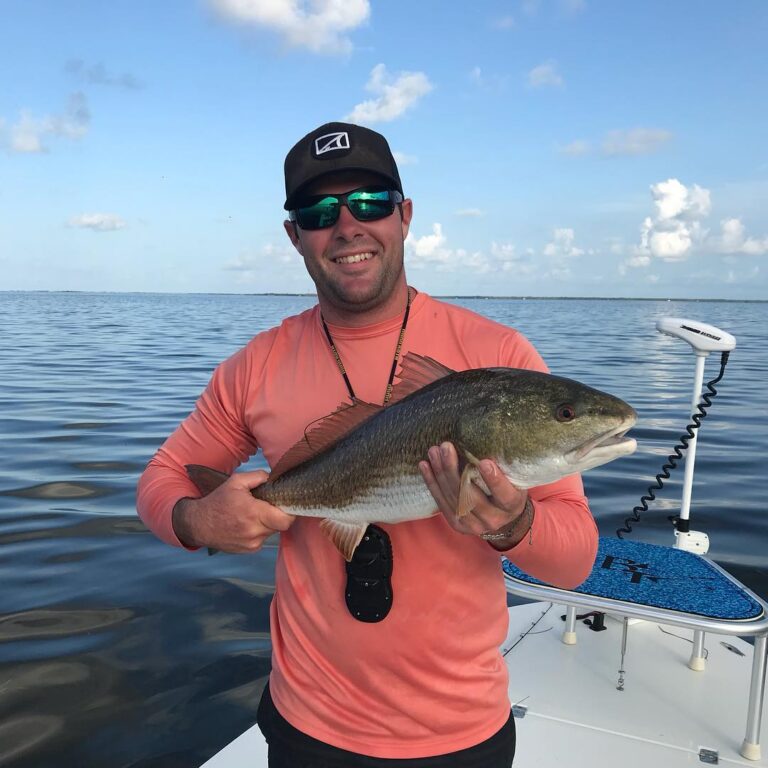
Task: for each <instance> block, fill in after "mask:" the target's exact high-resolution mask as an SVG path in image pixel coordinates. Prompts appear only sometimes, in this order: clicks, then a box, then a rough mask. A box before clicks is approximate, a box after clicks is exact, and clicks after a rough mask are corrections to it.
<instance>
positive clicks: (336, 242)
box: [285, 172, 412, 314]
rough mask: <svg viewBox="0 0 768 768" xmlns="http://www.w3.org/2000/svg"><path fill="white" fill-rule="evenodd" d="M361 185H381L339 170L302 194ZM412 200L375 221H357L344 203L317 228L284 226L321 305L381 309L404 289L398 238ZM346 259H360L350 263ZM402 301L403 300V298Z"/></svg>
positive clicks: (372, 178) (369, 177) (403, 230)
mask: <svg viewBox="0 0 768 768" xmlns="http://www.w3.org/2000/svg"><path fill="white" fill-rule="evenodd" d="M366 185H381V180H380V179H379V178H378V177H376V176H374V175H371V174H365V173H351V172H348V173H344V174H338V175H334V176H329V177H327V178H324V179H320V180H318V181H317V182H316V183H315V184H313V185H312V186H310V187H309V188H308V190H307V195H320V194H338V193H342V192H349V191H351V190H353V189H358V188H359V187H363V186H366ZM411 213H412V203H411V201H410V200H407V199H406V200H405V201H403V203H402V217H401V215H400V211H399V209H398V207H397V206H396V207H395V210H394V212H393V213H392V215H391V216H387V217H386V218H383V219H379V220H378V221H358V220H357V219H356V218H355V217H354V216H353V215H352V213H351V212H350V210H349V208H347V207H346V206H342V207H341V213H340V215H339V219H338V221H337V222H336V223H335V224H334V225H333V226H331V227H327V228H326V229H317V230H304V229H301V228H297V229H294V226H293V223H291V222H288V221H286V222H285V228H286V231H287V232H288V236H289V237H290V238H291V241H292V242H293V244H294V246H295V247H296V249H297V250H298V252H299V253H300V254H301V255H302V256H303V257H304V263H305V265H306V267H307V271H308V272H309V275H310V277H311V278H312V280H313V281H314V283H315V286H316V287H317V293H318V296H319V297H320V298H321V300H323V302H324V303H326V304H328V305H330V306H331V307H333V308H334V309H336V310H338V311H340V312H342V313H355V314H357V313H363V312H369V311H371V310H382V311H384V310H386V309H387V305H388V303H393V304H394V303H395V302H396V301H397V303H398V307H397V308H396V309H395V311H397V309H400V307H399V299H398V300H396V296H397V293H398V291H399V290H400V291H404V290H405V274H404V271H403V242H404V240H405V237H406V235H407V234H408V226H409V224H410V221H411ZM349 257H362V258H360V259H359V260H352V261H350V259H349ZM403 302H404V299H403Z"/></svg>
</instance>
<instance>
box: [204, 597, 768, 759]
mask: <svg viewBox="0 0 768 768" xmlns="http://www.w3.org/2000/svg"><path fill="white" fill-rule="evenodd" d="M563 614H565V608H564V607H563V606H559V605H553V604H551V603H529V604H525V605H519V606H515V607H514V608H510V610H509V616H510V626H509V634H508V636H507V641H506V642H505V644H504V646H503V648H502V650H503V651H505V652H507V653H506V656H505V659H506V662H507V666H508V667H509V671H510V685H509V695H510V701H511V702H512V704H515V705H518V704H519V705H523V706H524V707H526V708H527V710H526V712H525V715H524V716H523V717H522V718H521V717H518V719H517V720H516V723H517V733H518V744H517V756H516V758H515V768H526V767H530V768H555V767H556V766H557V767H558V768H559V767H560V766H563V765H568V766H569V768H582V767H583V768H587V767H589V768H595V767H596V766H597V767H598V768H600V767H601V766H606V767H608V766H611V767H612V766H621V767H622V768H635V767H637V768H640V766H642V767H643V768H647V766H653V768H678V766H680V767H682V766H695V765H703V764H705V763H703V762H702V761H701V760H700V757H699V752H700V750H701V749H702V748H704V749H707V750H712V751H715V752H717V755H718V760H719V763H718V764H720V765H740V766H768V760H766V759H765V757H763V759H761V760H757V761H753V760H747V759H745V758H744V757H742V756H741V755H740V754H739V748H740V747H741V743H742V740H743V738H744V724H745V720H746V716H747V700H748V695H749V686H750V676H751V671H752V650H753V647H752V646H751V645H750V644H749V643H746V642H745V641H743V640H741V639H739V638H737V637H728V636H722V635H707V636H706V640H705V648H706V652H707V662H706V669H705V670H704V671H702V672H694V671H693V670H691V669H690V668H689V667H688V660H689V658H690V655H691V639H692V637H693V632H692V631H691V630H688V629H683V628H680V627H675V626H662V625H660V624H656V623H653V622H637V623H633V624H631V626H630V627H629V634H628V643H627V654H626V657H625V664H624V669H625V682H624V690H623V691H618V690H617V689H616V685H617V681H618V670H619V664H620V660H621V634H622V624H621V623H620V622H619V621H615V620H612V619H610V618H608V619H606V625H607V627H608V629H606V630H605V631H604V632H593V631H591V630H590V629H589V628H588V627H586V626H584V625H583V624H581V622H578V623H577V643H576V644H575V645H565V644H563V642H562V640H561V638H562V633H563V629H564V625H565V622H563V621H562V620H561V618H560V617H561V616H562V615H563ZM534 623H535V626H534V627H532V625H533V624H534ZM521 636H523V637H522V639H521ZM518 641H519V642H518ZM724 643H725V644H726V645H724ZM513 645H514V647H512V646H513ZM726 646H730V647H731V648H734V649H736V651H740V652H741V653H743V654H744V655H743V656H742V655H739V653H738V652H735V651H734V650H729V648H728V647H726ZM510 648H511V650H509V649H510ZM767 724H768V723H766V715H765V713H763V733H764V734H765V733H767V732H768V731H767V730H766V725H767ZM764 752H765V750H764ZM266 765H267V749H266V745H265V744H264V740H263V738H262V736H261V733H260V731H259V729H258V727H257V726H253V728H251V729H249V730H248V731H246V732H245V733H244V734H243V735H242V736H240V737H239V738H238V739H236V740H235V741H234V742H232V743H231V744H229V745H228V746H227V747H226V748H225V749H224V750H222V751H221V752H219V753H218V754H217V755H215V756H214V757H213V758H211V760H209V761H208V762H206V763H205V766H204V768H266Z"/></svg>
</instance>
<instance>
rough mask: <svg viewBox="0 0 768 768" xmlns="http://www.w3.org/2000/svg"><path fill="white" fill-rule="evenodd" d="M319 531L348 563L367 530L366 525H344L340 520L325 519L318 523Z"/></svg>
mask: <svg viewBox="0 0 768 768" xmlns="http://www.w3.org/2000/svg"><path fill="white" fill-rule="evenodd" d="M320 529H321V530H322V531H323V533H324V534H325V535H326V536H327V537H328V538H329V539H330V540H331V541H332V542H333V546H334V547H336V549H338V550H339V552H341V554H342V555H343V557H344V559H345V560H346V561H347V562H348V563H349V562H350V561H351V560H352V555H354V554H355V550H356V549H357V545H358V544H359V543H360V542H361V540H362V538H363V535H364V534H365V532H366V530H368V523H345V522H342V521H341V520H329V519H328V518H325V519H324V520H322V521H321V523H320Z"/></svg>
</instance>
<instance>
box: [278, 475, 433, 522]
mask: <svg viewBox="0 0 768 768" xmlns="http://www.w3.org/2000/svg"><path fill="white" fill-rule="evenodd" d="M278 506H280V507H281V509H283V510H284V511H285V512H288V513H289V514H291V515H298V516H301V517H321V518H329V519H331V520H339V521H341V522H357V523H402V522H405V521H406V520H419V519H421V518H425V517H430V516H431V515H433V514H434V513H435V511H436V507H437V505H436V504H435V500H434V499H433V498H432V494H431V493H430V492H429V490H428V489H427V487H426V485H424V480H423V479H422V477H421V475H405V476H401V477H398V478H393V479H391V480H388V481H386V482H384V483H382V484H379V485H372V486H370V487H369V488H368V489H367V490H366V491H365V492H364V493H361V494H360V495H358V496H356V497H355V498H354V499H352V500H351V501H350V502H349V503H348V504H345V505H343V506H339V507H334V508H331V507H323V506H298V505H291V504H278Z"/></svg>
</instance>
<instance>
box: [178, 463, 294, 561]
mask: <svg viewBox="0 0 768 768" xmlns="http://www.w3.org/2000/svg"><path fill="white" fill-rule="evenodd" d="M268 477H269V475H268V474H267V473H266V472H262V471H261V470H257V471H256V472H235V473H234V474H233V475H231V476H230V477H229V478H228V479H227V480H226V481H225V482H224V483H222V484H221V485H220V486H219V487H218V488H216V490H214V491H212V492H211V493H209V494H208V495H207V496H203V498H201V499H181V500H179V501H178V502H177V503H176V506H175V507H174V508H173V530H174V531H175V532H176V535H177V536H178V537H179V540H180V541H181V543H182V544H184V545H185V546H187V547H209V548H211V549H218V550H221V551H222V552H232V553H245V552H255V551H256V550H258V549H261V546H262V545H263V544H264V541H265V540H266V539H267V538H268V537H269V536H271V535H272V534H273V533H277V532H278V531H286V530H288V528H290V527H291V524H292V523H293V521H294V520H295V519H296V518H295V517H294V516H293V515H288V514H286V513H285V512H283V511H282V510H281V509H278V508H277V507H273V506H272V505H271V504H268V503H267V502H266V501H259V500H258V499H254V498H253V496H252V495H251V489H252V488H256V487H258V486H259V485H261V484H262V483H263V482H265V481H266V480H267V478H268Z"/></svg>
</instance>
